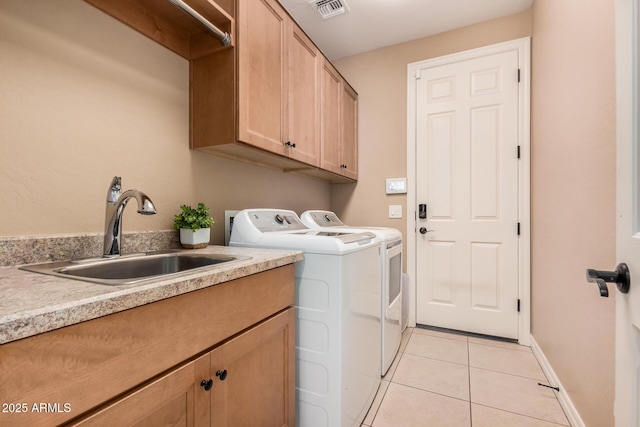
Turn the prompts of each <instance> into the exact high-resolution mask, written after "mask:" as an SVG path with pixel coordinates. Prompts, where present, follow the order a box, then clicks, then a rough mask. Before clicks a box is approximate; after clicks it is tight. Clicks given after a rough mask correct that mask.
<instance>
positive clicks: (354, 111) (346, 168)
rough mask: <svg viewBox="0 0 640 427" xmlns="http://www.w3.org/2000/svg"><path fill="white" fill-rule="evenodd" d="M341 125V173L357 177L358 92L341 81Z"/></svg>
mask: <svg viewBox="0 0 640 427" xmlns="http://www.w3.org/2000/svg"><path fill="white" fill-rule="evenodd" d="M340 108H341V119H342V120H341V127H342V147H341V153H342V156H341V158H342V165H343V168H342V174H343V175H344V176H347V177H349V178H353V179H357V178H358V94H357V93H355V91H354V90H353V89H351V87H350V86H349V85H348V84H347V83H345V82H343V83H342V99H341V107H340Z"/></svg>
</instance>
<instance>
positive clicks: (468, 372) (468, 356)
mask: <svg viewBox="0 0 640 427" xmlns="http://www.w3.org/2000/svg"><path fill="white" fill-rule="evenodd" d="M467 378H469V426H470V427H473V409H472V404H471V350H470V348H469V337H467Z"/></svg>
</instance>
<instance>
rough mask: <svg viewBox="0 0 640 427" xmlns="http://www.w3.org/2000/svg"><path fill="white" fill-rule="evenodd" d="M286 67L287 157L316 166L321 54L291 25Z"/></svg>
mask: <svg viewBox="0 0 640 427" xmlns="http://www.w3.org/2000/svg"><path fill="white" fill-rule="evenodd" d="M288 43H289V55H288V61H287V62H288V68H287V72H288V74H287V77H288V78H287V81H288V84H287V95H288V103H287V108H288V113H287V118H288V126H287V129H288V133H287V137H286V140H287V142H289V145H290V146H289V156H290V157H291V158H294V159H296V160H300V161H301V162H304V163H307V164H309V165H313V166H319V165H320V62H321V60H322V54H321V53H320V51H319V50H318V49H317V48H316V46H315V45H314V44H313V42H312V41H311V40H310V39H309V38H308V37H307V35H306V34H305V33H304V32H303V31H302V30H301V29H300V28H299V27H298V26H297V25H295V23H294V22H291V26H290V31H289V40H288Z"/></svg>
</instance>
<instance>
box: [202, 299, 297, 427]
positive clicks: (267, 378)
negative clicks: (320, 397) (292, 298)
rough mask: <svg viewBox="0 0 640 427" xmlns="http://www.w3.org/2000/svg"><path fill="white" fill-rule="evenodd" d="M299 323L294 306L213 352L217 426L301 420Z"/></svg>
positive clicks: (213, 409) (213, 412)
mask: <svg viewBox="0 0 640 427" xmlns="http://www.w3.org/2000/svg"><path fill="white" fill-rule="evenodd" d="M294 325H295V311H294V309H293V308H289V309H287V310H286V311H283V312H282V313H280V314H279V315H277V316H275V317H272V318H271V319H269V320H267V321H265V322H263V323H261V324H259V325H258V326H256V327H254V328H252V329H250V330H249V331H247V332H245V333H243V334H242V335H239V336H238V337H236V338H234V339H232V340H231V341H229V342H227V343H225V344H224V345H222V346H220V347H218V348H217V349H215V350H213V351H212V352H211V372H212V373H213V374H214V375H215V374H216V373H217V372H221V373H222V372H225V374H226V377H225V379H224V380H221V378H222V376H223V375H219V376H216V378H215V380H214V385H213V390H212V391H213V393H212V407H211V417H212V421H213V423H212V425H213V426H216V427H237V426H259V425H271V426H291V427H293V426H294V425H295V330H294Z"/></svg>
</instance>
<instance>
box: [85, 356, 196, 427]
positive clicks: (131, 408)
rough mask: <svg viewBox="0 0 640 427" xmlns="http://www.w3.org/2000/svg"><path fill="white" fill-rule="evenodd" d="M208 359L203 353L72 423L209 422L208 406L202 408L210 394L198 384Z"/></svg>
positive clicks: (166, 424) (174, 424)
mask: <svg viewBox="0 0 640 427" xmlns="http://www.w3.org/2000/svg"><path fill="white" fill-rule="evenodd" d="M207 361H208V355H206V356H202V357H201V358H199V359H197V360H195V361H193V362H190V363H188V364H186V365H184V366H182V367H181V368H178V369H176V370H174V371H171V372H170V373H168V374H166V375H164V376H162V377H161V378H159V379H157V380H155V381H153V382H151V383H150V384H148V385H146V386H145V387H143V388H141V389H140V390H137V391H135V392H133V393H131V394H129V395H127V396H126V397H123V398H122V399H120V400H117V401H116V402H114V403H112V404H110V405H108V406H106V407H104V408H103V409H101V410H99V411H98V412H96V413H94V414H92V415H90V416H89V417H88V418H85V419H83V420H82V421H79V422H77V423H73V424H72V425H75V426H83V427H89V426H138V425H144V426H146V425H148V426H189V427H193V426H198V425H209V424H208V422H207V421H208V417H209V411H208V408H205V409H206V410H203V405H206V404H207V399H206V398H207V395H206V394H205V391H204V390H201V389H200V386H199V384H197V379H198V378H205V377H207V376H208V369H207V368H208V364H207ZM199 371H200V372H199Z"/></svg>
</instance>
